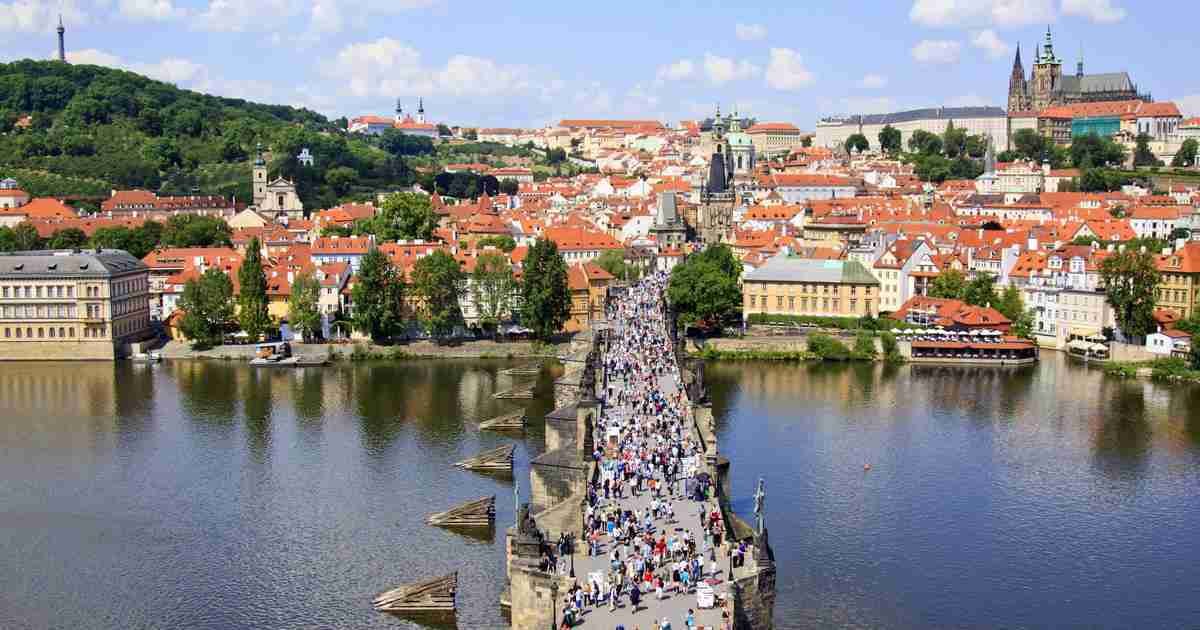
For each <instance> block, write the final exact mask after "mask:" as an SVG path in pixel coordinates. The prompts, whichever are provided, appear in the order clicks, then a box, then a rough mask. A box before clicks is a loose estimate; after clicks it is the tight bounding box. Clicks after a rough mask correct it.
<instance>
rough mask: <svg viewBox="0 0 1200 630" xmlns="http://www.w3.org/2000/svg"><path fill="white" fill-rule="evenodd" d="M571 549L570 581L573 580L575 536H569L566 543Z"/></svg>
mask: <svg viewBox="0 0 1200 630" xmlns="http://www.w3.org/2000/svg"><path fill="white" fill-rule="evenodd" d="M567 544H568V545H570V547H571V579H572V580H573V579H575V534H574V533H572V534H571V539H570V540H568V541H567Z"/></svg>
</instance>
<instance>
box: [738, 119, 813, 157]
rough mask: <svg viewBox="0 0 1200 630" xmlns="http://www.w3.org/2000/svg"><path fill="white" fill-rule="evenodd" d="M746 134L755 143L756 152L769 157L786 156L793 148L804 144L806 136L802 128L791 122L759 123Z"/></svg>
mask: <svg viewBox="0 0 1200 630" xmlns="http://www.w3.org/2000/svg"><path fill="white" fill-rule="evenodd" d="M746 134H747V135H749V136H750V140H751V141H752V142H753V143H754V150H755V152H756V153H758V154H759V155H761V156H764V157H767V158H771V157H775V156H786V155H787V154H788V153H791V151H792V149H797V148H799V147H801V146H803V144H804V136H803V135H802V134H801V133H800V129H798V128H797V127H796V125H793V124H791V123H785V122H766V123H758V124H756V125H753V126H751V127H750V128H749V129H747V130H746Z"/></svg>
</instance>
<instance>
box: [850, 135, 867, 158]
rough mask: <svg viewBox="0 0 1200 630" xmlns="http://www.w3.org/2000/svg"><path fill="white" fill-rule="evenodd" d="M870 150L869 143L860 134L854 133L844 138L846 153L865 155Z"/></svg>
mask: <svg viewBox="0 0 1200 630" xmlns="http://www.w3.org/2000/svg"><path fill="white" fill-rule="evenodd" d="M870 148H871V143H870V142H869V141H867V137H866V136H865V135H863V134H861V133H856V134H854V135H852V136H850V137H849V138H846V153H866V152H867V150H868V149H870Z"/></svg>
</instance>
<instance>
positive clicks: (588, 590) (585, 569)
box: [502, 274, 775, 630]
mask: <svg viewBox="0 0 1200 630" xmlns="http://www.w3.org/2000/svg"><path fill="white" fill-rule="evenodd" d="M666 280H667V279H666V276H665V275H662V274H659V275H654V276H651V277H649V278H647V279H645V280H642V281H641V282H639V283H638V284H635V285H633V286H631V287H628V288H626V289H624V290H620V291H616V292H613V294H611V295H610V300H609V304H608V307H607V309H606V310H607V315H608V317H607V320H606V321H604V322H598V323H596V324H595V325H594V326H593V329H592V331H590V332H589V333H587V334H585V335H581V336H580V337H577V339H576V342H575V343H574V344H573V348H572V350H571V352H570V353H569V354H568V355H567V356H564V357H563V363H564V366H565V368H566V372H565V374H564V375H563V377H561V378H560V379H558V381H556V384H555V402H556V405H557V408H556V409H555V410H554V411H553V412H551V413H550V414H548V415H547V416H546V452H545V453H543V454H542V455H540V456H538V457H537V458H535V460H534V461H533V462H531V471H530V482H531V490H532V492H531V496H530V497H529V499H530V500H529V502H528V503H526V504H521V505H520V507H519V510H518V512H519V513H518V520H517V523H516V525H514V526H513V527H512V528H510V529H509V532H508V545H507V547H508V558H507V559H508V573H509V586H508V589H507V590H506V592H505V594H504V597H503V599H502V603H503V604H504V605H505V606H507V607H508V609H509V610H510V613H511V620H512V627H513V628H514V629H517V630H525V629H533V628H538V629H539V630H541V629H544V628H546V627H552V628H559V629H560V630H561V629H562V628H570V627H580V628H596V629H605V630H612V629H617V628H624V630H658V629H661V628H671V629H674V630H688V629H689V620H690V623H691V626H690V628H702V629H706V630H717V629H721V630H729V629H733V630H748V629H769V628H771V627H772V625H773V620H772V617H773V614H772V609H773V607H774V597H775V565H774V558H773V554H772V553H771V551H770V546H769V544H768V543H767V536H766V531H765V528H763V527H762V526H761V523H760V525H759V527H758V528H755V527H751V526H750V525H749V524H747V523H745V522H744V521H742V520H741V519H739V518H738V517H737V516H736V515H734V514H733V513H732V511H731V510H730V509H729V499H728V486H729V483H728V480H729V468H730V464H729V462H728V461H727V460H725V458H723V457H721V456H720V455H719V454H718V453H717V446H716V439H715V433H714V431H713V424H712V414H711V408H710V407H709V406H708V404H707V401H706V397H705V396H704V394H703V387H702V369H701V368H702V366H701V365H699V364H697V363H695V362H692V361H687V362H686V363H687V365H682V364H681V360H680V357H681V353H682V347H681V345H680V344H679V343H678V342H677V340H676V338H675V334H674V329H673V320H674V315H673V313H672V312H671V311H670V309H669V307H668V306H667V304H666V303H665V299H664V295H663V294H664V289H665V285H666ZM572 543H573V544H572ZM731 571H732V574H731ZM702 604H703V605H704V607H703V608H702V607H701V605H702Z"/></svg>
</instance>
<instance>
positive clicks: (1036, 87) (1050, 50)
mask: <svg viewBox="0 0 1200 630" xmlns="http://www.w3.org/2000/svg"><path fill="white" fill-rule="evenodd" d="M1061 89H1062V60H1061V59H1059V58H1058V57H1055V56H1054V40H1053V37H1052V36H1051V35H1050V27H1048V26H1047V27H1046V41H1045V43H1044V44H1042V46H1041V50H1039V51H1038V60H1037V63H1035V64H1034V65H1033V89H1032V92H1033V98H1032V101H1033V103H1032V105H1033V109H1035V110H1038V111H1040V110H1043V109H1045V108H1047V107H1050V106H1052V105H1060V104H1061V103H1060V101H1061V93H1060V90H1061Z"/></svg>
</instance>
